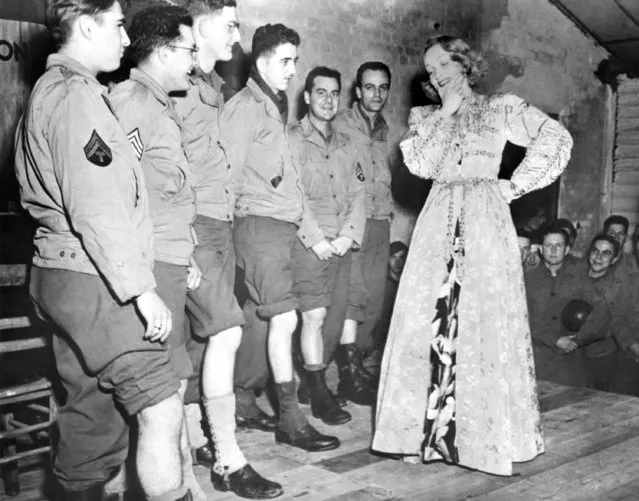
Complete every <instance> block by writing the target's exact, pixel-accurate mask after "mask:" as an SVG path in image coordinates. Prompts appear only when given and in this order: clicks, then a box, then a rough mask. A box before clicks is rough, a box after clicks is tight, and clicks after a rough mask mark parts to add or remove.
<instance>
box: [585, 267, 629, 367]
mask: <svg viewBox="0 0 639 501" xmlns="http://www.w3.org/2000/svg"><path fill="white" fill-rule="evenodd" d="M590 280H591V281H592V282H593V283H594V284H595V287H596V288H597V290H598V291H599V292H600V293H601V295H602V296H603V297H604V298H605V299H606V304H607V305H608V310H609V311H610V315H611V317H612V323H611V324H610V333H611V335H612V337H613V338H614V341H616V342H617V346H619V348H620V349H621V350H624V351H625V350H628V348H629V347H630V345H632V344H633V343H636V342H639V332H638V331H637V323H638V322H637V320H639V317H638V316H637V312H636V309H637V303H636V300H637V295H638V294H637V293H638V292H639V283H637V275H625V276H621V275H620V274H618V273H614V270H608V272H607V273H606V274H605V275H604V276H603V277H600V278H591V279H590ZM610 341H612V339H610ZM605 342H608V339H606V340H605ZM600 343H601V342H600ZM600 343H593V345H597V344H600ZM593 345H590V346H593ZM590 346H588V347H587V348H590ZM615 350H616V346H615V345H614V343H613V345H612V346H610V344H609V343H608V344H607V345H602V346H601V349H600V350H599V352H600V353H601V354H600V355H599V356H601V355H606V354H608V353H612V352H613V351H615Z"/></svg>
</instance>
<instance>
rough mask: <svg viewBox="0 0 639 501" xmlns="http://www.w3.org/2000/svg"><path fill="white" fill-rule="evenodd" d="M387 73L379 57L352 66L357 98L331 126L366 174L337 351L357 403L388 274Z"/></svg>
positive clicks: (369, 390) (371, 395)
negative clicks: (362, 217) (362, 220)
mask: <svg viewBox="0 0 639 501" xmlns="http://www.w3.org/2000/svg"><path fill="white" fill-rule="evenodd" d="M390 84H391V73H390V69H389V68H388V66H387V65H386V64H384V63H381V62H366V63H364V64H362V65H361V66H360V67H359V68H358V70H357V80H356V87H355V92H356V94H357V100H356V101H355V103H354V104H353V106H352V107H351V108H350V109H347V110H343V111H342V112H340V113H338V114H337V117H336V118H335V122H334V124H335V129H336V130H338V131H339V132H343V133H345V134H347V135H348V136H350V138H351V139H352V140H353V142H354V143H355V144H356V145H357V147H358V149H359V151H360V155H361V157H362V159H363V160H362V168H363V173H364V178H365V179H366V181H365V185H366V202H365V212H366V228H365V231H364V240H363V242H362V245H361V246H360V248H359V249H357V250H356V251H354V252H353V262H352V266H351V282H350V291H349V296H348V308H347V311H346V320H345V321H344V325H343V331H342V336H341V341H340V346H339V347H338V350H337V353H336V358H335V360H336V362H337V365H338V368H339V374H340V385H339V393H340V395H342V396H344V397H345V398H347V399H349V400H352V401H353V402H356V403H358V404H362V405H372V404H373V403H374V402H375V398H376V397H375V388H376V386H377V382H376V381H375V378H373V376H372V375H371V374H370V373H369V372H368V371H367V370H366V369H365V368H364V367H363V366H362V363H361V360H362V353H361V351H370V350H371V349H372V348H373V346H374V341H373V339H372V338H373V331H374V329H375V326H376V325H377V324H378V322H379V320H380V315H381V312H382V310H383V304H384V288H385V286H386V279H387V275H388V258H389V252H390V220H391V218H392V211H393V207H394V202H393V196H392V194H391V170H390V163H389V146H388V125H387V123H386V120H385V119H384V116H383V115H382V110H383V109H384V106H385V105H386V101H387V100H388V94H389V91H390Z"/></svg>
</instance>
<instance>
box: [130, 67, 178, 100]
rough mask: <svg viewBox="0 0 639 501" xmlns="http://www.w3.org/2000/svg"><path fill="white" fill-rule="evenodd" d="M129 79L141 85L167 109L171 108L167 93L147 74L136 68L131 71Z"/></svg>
mask: <svg viewBox="0 0 639 501" xmlns="http://www.w3.org/2000/svg"><path fill="white" fill-rule="evenodd" d="M130 79H131V80H133V81H134V82H138V83H141V84H142V85H144V86H145V87H146V88H147V89H149V90H150V91H151V93H152V94H153V96H155V98H156V99H157V100H158V101H160V102H161V103H162V104H164V105H165V106H168V107H172V101H171V98H170V97H169V95H168V94H167V92H166V91H165V90H164V89H163V88H162V86H161V85H160V84H159V83H158V82H157V81H156V80H155V79H154V78H153V77H152V76H150V75H149V74H148V73H145V72H144V71H142V70H139V69H137V68H132V69H131V76H130Z"/></svg>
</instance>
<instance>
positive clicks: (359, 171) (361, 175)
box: [355, 162, 366, 183]
mask: <svg viewBox="0 0 639 501" xmlns="http://www.w3.org/2000/svg"><path fill="white" fill-rule="evenodd" d="M355 177H357V180H358V181H360V182H362V183H363V182H364V181H366V178H365V177H364V169H362V164H360V163H359V162H357V164H355Z"/></svg>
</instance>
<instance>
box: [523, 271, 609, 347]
mask: <svg viewBox="0 0 639 501" xmlns="http://www.w3.org/2000/svg"><path fill="white" fill-rule="evenodd" d="M524 277H525V280H526V297H527V299H528V317H529V320H530V331H531V335H532V339H533V342H536V343H542V344H544V345H546V346H548V347H551V348H557V345H556V343H557V340H558V339H559V338H560V337H562V336H573V335H575V338H574V340H575V342H576V343H577V344H578V345H579V346H585V345H588V344H590V343H592V342H594V341H597V340H600V339H604V338H605V337H606V335H607V334H608V329H607V327H608V325H609V322H610V316H609V314H608V308H607V307H606V302H605V300H604V298H603V296H602V295H601V294H600V293H599V292H598V291H597V289H596V288H595V286H594V284H593V283H592V282H591V281H590V280H589V278H588V276H587V274H586V273H585V272H584V271H583V270H582V269H580V267H579V266H575V265H570V264H567V263H565V262H564V264H563V265H562V267H561V268H559V270H558V271H557V276H556V277H553V276H552V275H551V273H550V271H549V270H548V268H547V267H546V266H545V265H544V264H543V263H542V264H541V265H539V266H538V267H537V268H535V269H534V270H530V271H529V272H527V273H526V274H525V275H524ZM571 299H582V300H583V301H585V302H587V303H588V304H590V305H591V306H592V311H591V312H590V314H589V315H588V318H587V319H586V321H585V323H584V324H583V325H582V326H581V329H579V331H578V332H577V333H576V334H575V333H572V332H570V331H568V330H566V329H565V328H564V327H563V326H562V323H561V314H562V312H563V310H564V307H565V306H566V304H568V302H569V301H570V300H571ZM557 349H559V348H557Z"/></svg>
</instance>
